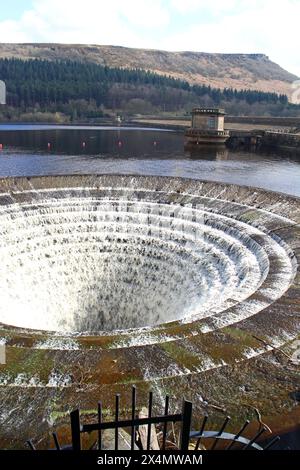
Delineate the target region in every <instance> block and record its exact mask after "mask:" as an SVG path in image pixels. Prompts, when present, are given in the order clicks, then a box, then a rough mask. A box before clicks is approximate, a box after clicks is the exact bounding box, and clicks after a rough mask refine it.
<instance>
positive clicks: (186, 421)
mask: <svg viewBox="0 0 300 470" xmlns="http://www.w3.org/2000/svg"><path fill="white" fill-rule="evenodd" d="M192 411H193V405H192V402H190V401H184V402H183V409H182V426H181V442H180V450H183V451H187V450H188V449H189V443H190V432H191V424H192Z"/></svg>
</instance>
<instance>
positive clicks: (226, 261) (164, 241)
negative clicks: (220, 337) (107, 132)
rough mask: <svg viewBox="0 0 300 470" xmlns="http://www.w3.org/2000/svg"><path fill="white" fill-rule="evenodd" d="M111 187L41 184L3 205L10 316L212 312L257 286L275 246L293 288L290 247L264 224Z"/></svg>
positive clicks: (102, 319)
mask: <svg viewBox="0 0 300 470" xmlns="http://www.w3.org/2000/svg"><path fill="white" fill-rule="evenodd" d="M78 193H79V194H78ZM107 194H109V191H107ZM107 194H102V196H100V195H99V196H98V197H91V196H90V195H89V192H88V191H86V190H84V191H83V190H80V189H77V190H75V189H74V190H69V191H61V190H58V191H57V197H56V198H55V197H54V195H53V190H52V191H51V192H50V193H49V194H48V195H47V194H46V193H45V192H43V191H41V192H40V193H39V192H35V193H34V196H35V200H34V201H32V202H31V203H15V204H12V205H9V206H6V208H5V210H2V211H1V214H0V227H1V228H0V263H1V271H0V295H1V305H0V321H1V322H2V323H6V324H10V325H14V326H19V327H24V328H33V329H37V330H48V331H57V332H62V333H82V332H84V333H97V332H108V331H112V330H126V329H132V328H141V327H145V326H154V325H159V324H162V323H167V322H171V321H175V320H184V321H189V319H190V320H194V319H199V318H200V319H201V318H207V317H210V316H213V315H216V314H219V313H220V312H222V311H224V310H225V309H228V308H229V307H232V306H234V305H235V304H237V303H239V302H241V301H243V300H244V299H247V298H248V297H249V296H251V294H253V293H254V292H256V291H257V289H258V288H259V287H260V286H261V285H262V284H263V282H264V280H265V279H266V277H267V275H268V272H269V267H270V265H269V258H270V257H272V256H273V255H274V256H275V255H276V257H277V259H279V260H280V263H281V265H282V267H283V269H282V271H283V273H281V274H280V286H281V289H280V292H282V291H284V289H286V288H287V286H288V284H289V281H290V272H291V261H290V258H289V256H288V253H287V252H286V250H285V249H284V247H282V246H280V245H279V243H277V242H276V241H274V240H273V239H271V238H270V237H268V236H266V235H265V234H264V233H262V232H261V231H260V230H259V229H256V228H253V227H251V226H248V225H246V224H244V223H242V222H238V221H236V220H233V219H229V218H226V217H224V216H222V215H218V214H212V213H207V212H205V210H203V208H202V209H201V208H200V209H199V208H197V209H194V208H192V207H188V206H183V207H181V206H178V205H176V204H163V203H160V202H159V201H155V200H154V201H153V200H151V194H150V193H148V194H146V195H145V198H144V199H143V200H140V199H138V198H137V197H136V196H135V194H134V192H133V193H132V195H131V197H130V198H128V193H127V192H126V190H125V189H124V191H123V192H122V190H120V197H119V198H117V199H114V198H111V197H110V196H109V195H107ZM254 236H259V237H260V238H261V240H262V243H258V242H257V241H255V239H254V238H252V237H254ZM270 289H271V290H270ZM266 292H267V291H266ZM269 294H270V296H271V297H272V301H273V300H274V298H275V297H276V295H277V294H276V293H275V294H274V291H273V290H272V287H271V288H269ZM279 294H280V293H278V296H279ZM251 314H253V313H251Z"/></svg>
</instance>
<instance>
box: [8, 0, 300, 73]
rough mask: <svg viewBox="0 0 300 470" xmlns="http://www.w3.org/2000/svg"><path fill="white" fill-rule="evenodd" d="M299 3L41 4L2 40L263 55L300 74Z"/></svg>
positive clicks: (113, 0)
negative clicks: (299, 49)
mask: <svg viewBox="0 0 300 470" xmlns="http://www.w3.org/2000/svg"><path fill="white" fill-rule="evenodd" d="M299 18H300V0H278V1H275V0H127V1H124V0H109V1H104V0H85V1H84V2H81V1H78V0H35V1H34V3H33V7H32V9H31V10H28V11H26V12H24V14H23V15H22V17H21V18H20V19H19V20H17V21H3V22H1V23H0V41H1V42H66V43H86V44H113V45H124V46H131V47H149V48H160V49H163V48H164V49H168V50H198V51H204V52H205V51H206V52H245V53H247V52H261V53H266V54H267V55H269V56H270V57H271V59H273V60H274V61H276V62H278V63H279V64H280V65H282V66H283V67H285V68H287V69H288V70H290V71H291V72H294V73H296V74H298V75H299V76H300V58H299V57H300V55H299V51H298V48H299V40H298V33H297V31H298V29H299V26H298V23H299Z"/></svg>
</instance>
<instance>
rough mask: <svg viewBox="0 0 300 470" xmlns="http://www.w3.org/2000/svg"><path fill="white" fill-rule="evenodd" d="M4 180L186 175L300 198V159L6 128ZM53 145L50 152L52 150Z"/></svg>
mask: <svg viewBox="0 0 300 470" xmlns="http://www.w3.org/2000/svg"><path fill="white" fill-rule="evenodd" d="M0 144H2V145H3V150H0V176H33V175H57V174H75V173H76V174H80V173H91V174H93V173H119V174H141V175H167V176H181V177H188V178H196V179H206V180H212V181H222V182H227V183H236V184H241V185H250V186H258V187H262V188H266V189H271V190H274V191H281V192H284V193H288V194H293V195H297V196H300V156H299V155H298V156H297V155H293V153H286V152H284V151H282V152H281V151H280V152H260V153H251V152H248V151H244V150H239V151H232V150H228V149H226V148H221V149H220V148H213V147H203V148H201V150H199V151H198V152H197V153H193V154H191V153H190V152H186V151H184V137H183V134H181V133H176V132H169V131H162V130H158V129H139V128H118V127H117V128H116V127H89V126H68V127H65V126H42V125H38V126H32V125H0ZM48 144H50V148H48Z"/></svg>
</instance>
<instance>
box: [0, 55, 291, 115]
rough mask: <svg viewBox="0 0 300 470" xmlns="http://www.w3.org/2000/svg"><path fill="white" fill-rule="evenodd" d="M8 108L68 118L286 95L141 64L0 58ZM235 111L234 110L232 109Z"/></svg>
mask: <svg viewBox="0 0 300 470" xmlns="http://www.w3.org/2000/svg"><path fill="white" fill-rule="evenodd" d="M0 78H1V80H4V81H5V82H6V86H7V105H8V108H11V109H17V110H21V111H22V112H30V111H39V112H61V113H64V114H66V115H68V116H70V117H71V118H72V117H73V118H74V119H76V118H77V117H81V118H82V117H91V118H93V117H100V116H101V115H103V113H105V111H106V110H110V111H113V112H123V113H129V114H134V113H141V114H143V113H146V114H147V113H148V114H149V113H151V112H163V111H167V112H179V111H182V112H184V111H185V112H187V111H189V110H190V109H191V107H193V106H195V105H201V104H202V103H203V104H204V105H209V106H220V105H226V106H227V107H228V106H229V108H230V109H233V110H234V109H236V110H238V109H239V105H242V104H243V105H244V106H242V109H244V110H245V109H250V108H251V107H252V106H253V105H262V106H264V108H265V109H268V107H269V108H270V109H281V110H283V109H285V108H286V107H288V106H289V104H288V98H287V96H286V95H283V94H277V93H266V92H262V91H254V90H236V89H232V88H225V89H216V88H212V87H211V86H209V85H191V84H189V83H188V82H186V81H183V80H179V79H176V78H174V77H171V76H164V75H159V74H157V73H153V72H151V71H147V70H141V69H125V68H113V67H107V66H102V65H97V64H93V63H82V62H74V61H55V62H51V61H46V60H40V59H35V60H21V59H0ZM237 114H238V113H237Z"/></svg>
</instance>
